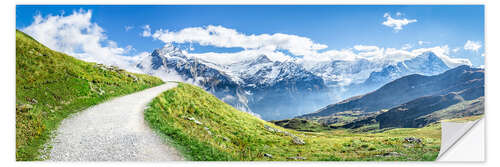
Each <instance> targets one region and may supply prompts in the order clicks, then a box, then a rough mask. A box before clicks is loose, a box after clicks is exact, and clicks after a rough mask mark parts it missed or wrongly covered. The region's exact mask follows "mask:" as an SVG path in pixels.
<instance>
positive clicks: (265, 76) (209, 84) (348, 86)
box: [137, 45, 450, 120]
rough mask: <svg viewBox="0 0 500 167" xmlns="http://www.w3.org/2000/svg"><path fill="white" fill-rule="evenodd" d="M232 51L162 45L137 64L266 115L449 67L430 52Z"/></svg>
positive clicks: (309, 107)
mask: <svg viewBox="0 0 500 167" xmlns="http://www.w3.org/2000/svg"><path fill="white" fill-rule="evenodd" d="M233 56H234V55H229V56H228V57H224V56H220V55H219V57H215V56H211V55H210V54H187V53H186V52H184V51H182V50H180V49H178V48H177V47H175V46H173V45H166V46H165V47H163V48H161V49H156V50H154V51H153V52H152V53H151V54H150V55H149V56H145V57H144V58H143V59H142V60H141V61H140V62H139V63H138V64H137V68H139V69H141V70H142V71H144V72H145V73H147V74H151V75H155V76H159V77H161V78H162V79H164V80H174V81H182V82H188V83H192V84H195V85H198V86H200V87H202V88H204V89H205V90H207V91H209V92H211V93H212V94H214V95H215V96H217V97H218V98H220V99H221V100H223V101H224V102H226V103H228V104H230V105H232V106H234V107H235V108H237V109H239V110H241V111H245V112H249V113H255V114H256V115H260V116H261V117H262V118H263V119H266V120H271V119H285V118H290V117H293V116H296V115H301V114H304V113H308V112H311V111H314V110H316V109H318V108H321V107H323V106H324V105H326V104H330V103H333V102H337V101H340V100H342V99H345V98H348V97H351V96H354V95H358V94H363V93H366V92H370V91H373V90H375V89H376V88H378V87H379V86H381V85H383V84H386V83H388V82H390V81H393V80H395V79H397V78H400V77H403V76H405V75H410V74H422V75H435V74H439V73H441V72H444V71H446V70H448V69H449V68H450V67H448V66H447V64H446V63H445V62H444V60H442V59H441V58H440V57H439V56H436V54H434V53H433V52H424V53H422V54H420V55H418V56H415V57H411V58H409V59H404V60H397V61H396V60H395V59H383V60H374V59H362V58H361V59H352V60H331V61H322V62H317V63H316V64H313V65H311V64H309V65H308V66H305V65H304V64H302V63H301V61H297V60H296V59H294V58H288V59H281V58H279V56H278V58H276V57H277V56H275V55H273V56H268V55H262V54H260V55H256V54H250V55H248V56H247V57H243V58H237V57H233ZM306 67H307V68H306Z"/></svg>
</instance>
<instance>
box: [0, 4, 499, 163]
mask: <svg viewBox="0 0 500 167" xmlns="http://www.w3.org/2000/svg"><path fill="white" fill-rule="evenodd" d="M0 3H1V5H0V8H1V10H0V12H1V14H0V17H1V18H2V19H1V22H2V24H1V25H2V26H0V28H1V29H2V31H1V34H0V35H1V36H0V37H2V39H1V43H0V46H1V55H2V59H1V60H2V61H0V62H1V64H0V68H1V69H0V71H1V72H2V75H0V76H1V78H2V79H1V80H0V83H1V89H2V90H1V92H2V96H1V99H0V102H1V105H0V106H2V111H1V112H2V116H1V117H0V118H1V120H0V123H1V124H2V125H1V126H0V128H1V129H2V132H3V133H2V137H1V140H0V143H1V145H2V146H1V147H0V148H2V152H1V154H0V158H1V160H2V161H1V163H2V165H1V166H69V165H71V166H119V167H124V166H160V165H161V166H255V165H258V166H333V165H339V166H383V167H387V166H389V167H390V166H402V165H403V166H418V167H420V166H422V165H426V166H427V165H432V166H437V165H439V166H462V165H467V166H469V165H474V166H498V165H499V163H500V160H499V159H500V158H497V157H498V155H499V154H498V153H499V151H498V150H499V149H500V148H499V145H500V142H498V140H499V139H500V135H499V134H500V133H499V132H497V127H500V125H499V123H500V121H499V120H498V119H499V118H500V115H499V112H500V108H499V107H498V105H494V104H495V101H498V100H499V99H500V97H499V96H500V95H499V93H500V91H499V86H497V85H500V83H499V81H500V80H499V79H498V78H499V74H500V71H499V68H500V64H499V63H500V60H499V56H500V51H499V49H500V46H499V45H500V41H499V40H498V37H499V31H500V26H499V23H498V16H500V6H499V5H498V1H495V0H490V1H484V0H455V1H447V0H440V1H437V0H405V1H394V0H379V1H377V2H374V1H370V0H351V1H350V0H337V1H333V0H330V1H320V0H312V1H306V0H288V1H286V0H273V1H270V0H243V1H238V2H233V1H229V0H215V1H211V2H207V1H203V0H184V1H182V0H170V1H167V2H166V1H161V0H142V1H139V0H136V1H134V0H119V1H113V0H100V1H91V0H74V1H71V3H70V2H69V1H67V0H44V1H42V0H25V1H20V0H17V1H15V0H2V1H0ZM16 4H485V5H486V7H485V10H486V17H485V19H486V30H487V31H486V32H485V34H486V37H485V40H486V41H485V48H486V50H485V53H486V54H485V55H486V60H487V61H486V68H487V71H486V120H485V121H486V126H487V127H489V128H486V130H487V131H488V132H486V133H487V134H488V135H486V136H487V137H489V139H487V140H486V142H487V143H485V144H486V146H487V148H486V151H487V153H486V163H439V162H230V163H227V162H169V163H137V162H129V163H126V162H124V163H102V162H92V163H48V162H28V163H26V162H21V163H20V162H15V112H14V111H15V107H14V105H15V56H14V55H15V35H14V34H15V33H14V29H15V21H16V20H15V5H16ZM495 74H496V75H495ZM475 129H476V128H475ZM490 129H493V130H490ZM470 133H475V132H470ZM483 135H484V134H483ZM488 141H491V142H488ZM464 153H465V154H467V153H468V152H464Z"/></svg>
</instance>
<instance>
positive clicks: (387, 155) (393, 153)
mask: <svg viewBox="0 0 500 167" xmlns="http://www.w3.org/2000/svg"><path fill="white" fill-rule="evenodd" d="M404 155H405V154H403V153H398V152H388V153H384V154H383V156H384V157H399V156H404Z"/></svg>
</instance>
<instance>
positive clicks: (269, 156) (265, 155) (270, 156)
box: [264, 153, 273, 158]
mask: <svg viewBox="0 0 500 167" xmlns="http://www.w3.org/2000/svg"><path fill="white" fill-rule="evenodd" d="M264 157H267V158H273V155H271V154H268V153H264Z"/></svg>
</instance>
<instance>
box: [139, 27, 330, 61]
mask: <svg viewBox="0 0 500 167" xmlns="http://www.w3.org/2000/svg"><path fill="white" fill-rule="evenodd" d="M142 36H144V37H149V36H151V37H153V38H154V39H158V40H161V41H163V42H165V43H172V42H173V43H198V44H200V45H202V46H215V47H222V48H243V49H245V50H248V49H261V48H266V50H287V51H288V52H290V53H292V54H294V55H310V54H314V53H315V52H317V51H318V50H321V49H325V48H327V46H326V45H323V44H319V43H315V42H313V41H312V40H311V39H309V38H307V37H301V36H297V35H290V34H282V33H275V34H258V35H255V34H251V35H247V34H243V33H241V32H238V31H236V30H234V29H230V28H225V27H222V26H213V25H209V26H205V27H190V28H184V29H182V30H179V31H177V32H175V31H169V30H163V29H160V30H157V31H155V32H154V33H153V34H151V29H150V27H149V26H145V27H144V32H143V35H142Z"/></svg>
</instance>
